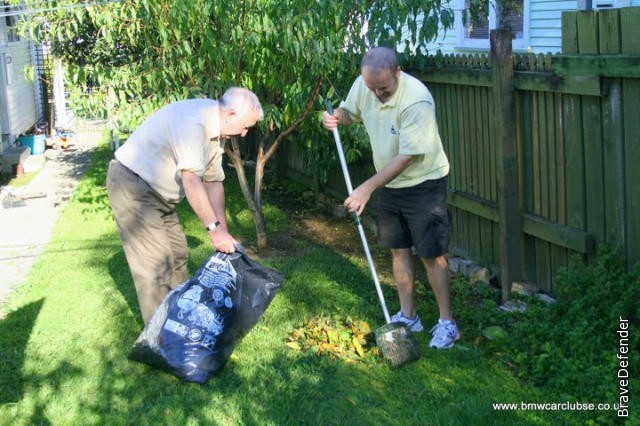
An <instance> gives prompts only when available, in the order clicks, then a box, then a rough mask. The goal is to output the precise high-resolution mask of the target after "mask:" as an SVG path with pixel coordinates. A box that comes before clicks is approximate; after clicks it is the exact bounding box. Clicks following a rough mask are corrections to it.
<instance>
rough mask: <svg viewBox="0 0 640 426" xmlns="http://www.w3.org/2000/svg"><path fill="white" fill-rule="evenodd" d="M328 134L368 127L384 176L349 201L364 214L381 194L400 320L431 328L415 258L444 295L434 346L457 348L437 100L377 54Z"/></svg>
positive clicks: (386, 53) (366, 62)
mask: <svg viewBox="0 0 640 426" xmlns="http://www.w3.org/2000/svg"><path fill="white" fill-rule="evenodd" d="M322 121H323V124H324V126H325V128H327V129H328V130H333V129H335V128H336V127H337V126H338V125H348V124H351V123H354V122H362V123H363V124H364V126H365V128H366V129H367V133H368V134H369V139H370V143H371V149H372V152H373V163H374V166H375V169H376V174H375V175H373V176H371V177H370V178H369V179H367V180H366V181H365V182H363V183H362V184H361V185H360V186H358V187H357V188H355V189H354V190H353V192H352V193H351V195H350V196H349V197H348V198H347V199H346V200H345V201H344V206H345V207H346V208H347V209H348V210H349V211H350V212H355V213H357V214H358V215H361V214H362V212H363V211H364V209H365V207H366V205H367V203H368V201H369V199H370V198H371V194H372V193H373V192H374V191H375V190H378V189H380V192H379V194H378V206H377V207H378V215H377V222H378V242H379V243H380V244H381V245H382V246H384V247H388V248H390V249H391V257H392V264H393V275H394V278H395V281H396V284H397V287H398V298H399V300H400V311H399V312H398V313H396V314H395V315H393V316H392V317H391V321H393V322H402V323H404V324H406V325H407V326H408V327H409V329H410V330H411V331H414V332H420V331H423V330H424V327H423V326H422V321H421V320H420V316H419V315H418V314H417V312H416V293H415V266H414V254H415V255H417V256H418V257H419V258H420V260H421V262H422V264H423V265H424V266H425V268H426V271H427V276H428V278H429V283H430V284H431V288H432V289H433V292H434V294H435V296H436V300H437V303H438V310H439V320H438V323H437V324H436V325H435V326H434V327H433V328H432V329H431V333H432V339H431V342H430V346H431V347H433V348H437V349H444V348H450V347H452V346H453V345H454V343H455V341H456V340H458V339H459V337H460V334H459V333H458V329H457V326H456V323H455V322H454V321H453V317H452V313H451V287H450V281H449V272H448V262H447V258H446V254H447V252H448V246H449V233H450V229H451V219H450V214H449V209H448V206H447V203H446V200H447V176H448V174H449V160H448V159H447V156H446V154H445V152H444V149H443V146H442V141H441V140H440V134H439V133H438V126H437V123H436V113H435V103H434V101H433V97H432V96H431V93H430V92H429V90H428V89H427V88H426V87H425V86H424V84H422V82H420V81H419V80H418V79H416V78H414V77H412V76H410V75H408V74H406V73H404V72H402V71H401V70H400V67H399V66H398V61H397V57H396V54H395V52H394V51H393V50H392V49H389V48H386V47H376V48H373V49H371V50H369V51H368V52H367V53H366V54H365V56H364V58H363V60H362V64H361V67H360V76H359V77H358V78H357V79H356V81H355V82H354V83H353V86H352V87H351V90H350V91H349V94H348V95H347V99H346V100H345V101H344V102H342V104H341V105H340V107H339V108H337V109H336V110H335V111H334V113H333V114H329V113H328V112H326V111H325V113H324V114H323V117H322Z"/></svg>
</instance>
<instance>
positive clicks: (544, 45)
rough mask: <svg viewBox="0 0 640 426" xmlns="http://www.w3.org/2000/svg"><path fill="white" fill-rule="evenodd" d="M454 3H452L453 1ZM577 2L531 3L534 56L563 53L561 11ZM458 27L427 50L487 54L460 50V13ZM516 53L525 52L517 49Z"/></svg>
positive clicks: (541, 0)
mask: <svg viewBox="0 0 640 426" xmlns="http://www.w3.org/2000/svg"><path fill="white" fill-rule="evenodd" d="M452 4H453V2H452ZM631 6H640V0H632V1H631ZM577 7H578V2H577V1H576V0H570V1H557V0H532V1H531V2H530V4H529V43H528V46H529V49H528V50H529V51H530V52H533V53H549V52H550V53H560V51H561V49H562V12H563V11H566V10H576V8H577ZM455 25H456V28H452V29H450V30H448V31H447V32H446V33H444V30H441V33H440V36H439V37H438V38H437V39H436V40H435V41H434V42H432V43H431V44H429V46H428V49H429V53H430V54H435V53H436V52H437V50H440V51H441V52H442V53H443V54H447V53H476V52H483V51H485V52H486V51H488V48H486V49H470V48H459V47H457V26H459V25H462V20H461V18H460V14H457V15H456V24H455ZM514 50H515V51H516V52H518V51H522V50H518V49H514Z"/></svg>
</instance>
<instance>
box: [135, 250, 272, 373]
mask: <svg viewBox="0 0 640 426" xmlns="http://www.w3.org/2000/svg"><path fill="white" fill-rule="evenodd" d="M236 250H237V251H236V252H235V253H233V254H224V253H220V252H216V253H215V254H213V255H212V256H211V257H209V258H208V259H207V260H206V261H205V262H204V263H203V264H202V265H200V268H199V269H198V271H197V272H196V273H195V275H194V276H193V277H192V278H191V279H189V280H188V281H186V282H184V283H182V284H180V285H179V286H178V287H176V288H174V289H173V290H171V292H169V294H167V296H166V297H165V299H164V301H163V302H162V304H161V305H160V306H159V307H158V309H157V311H156V312H155V313H154V315H153V317H152V318H151V320H150V321H149V323H148V324H147V325H146V327H145V328H144V330H143V331H142V333H141V334H140V336H139V337H138V340H136V342H135V343H134V345H133V347H132V349H131V352H130V353H129V358H130V359H132V360H134V361H139V362H142V363H146V364H149V365H152V366H154V367H157V368H159V369H161V370H164V371H167V372H169V373H171V374H174V375H176V376H178V377H180V378H181V379H183V380H186V381H190V382H196V383H205V382H206V381H207V380H208V379H209V378H210V377H211V376H213V375H215V374H217V373H218V372H219V371H220V370H221V369H222V368H223V367H224V366H225V364H226V363H227V361H228V360H229V357H230V356H231V353H232V352H233V349H234V347H235V345H236V344H237V343H238V342H239V340H240V339H241V338H242V337H243V336H244V335H245V334H246V333H247V332H249V330H250V329H251V328H252V327H253V326H254V325H255V324H256V323H257V322H258V320H259V319H260V317H261V316H262V314H263V313H264V311H265V310H266V309H267V307H268V306H269V304H270V303H271V301H272V300H273V298H274V296H275V295H276V293H277V292H278V289H279V288H280V285H281V284H282V281H283V280H284V276H283V275H282V274H280V273H279V272H277V271H275V270H273V269H269V268H267V267H265V266H263V265H260V264H259V263H257V262H255V261H253V260H252V259H250V258H249V256H247V254H246V253H245V252H244V249H243V248H242V247H241V246H236Z"/></svg>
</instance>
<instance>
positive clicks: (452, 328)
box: [429, 320, 460, 349]
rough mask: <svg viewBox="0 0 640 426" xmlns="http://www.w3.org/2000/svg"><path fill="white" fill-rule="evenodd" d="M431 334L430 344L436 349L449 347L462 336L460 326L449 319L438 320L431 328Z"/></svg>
mask: <svg viewBox="0 0 640 426" xmlns="http://www.w3.org/2000/svg"><path fill="white" fill-rule="evenodd" d="M431 335H432V336H433V337H432V338H431V343H429V346H431V347H432V348H435V349H448V348H450V347H452V346H453V344H454V343H455V342H456V340H458V339H459V338H460V333H458V326H456V323H455V322H453V321H449V320H443V321H438V323H437V324H436V325H434V326H433V328H432V329H431Z"/></svg>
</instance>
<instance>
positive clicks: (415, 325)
mask: <svg viewBox="0 0 640 426" xmlns="http://www.w3.org/2000/svg"><path fill="white" fill-rule="evenodd" d="M391 322H401V323H402V324H404V325H406V326H407V328H408V329H409V330H411V331H413V332H415V333H419V332H421V331H423V330H424V327H423V326H422V321H420V316H418V314H416V316H415V317H414V318H413V319H411V318H407V317H405V316H404V314H403V313H402V311H398V313H397V314H395V315H393V316H392V317H391Z"/></svg>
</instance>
